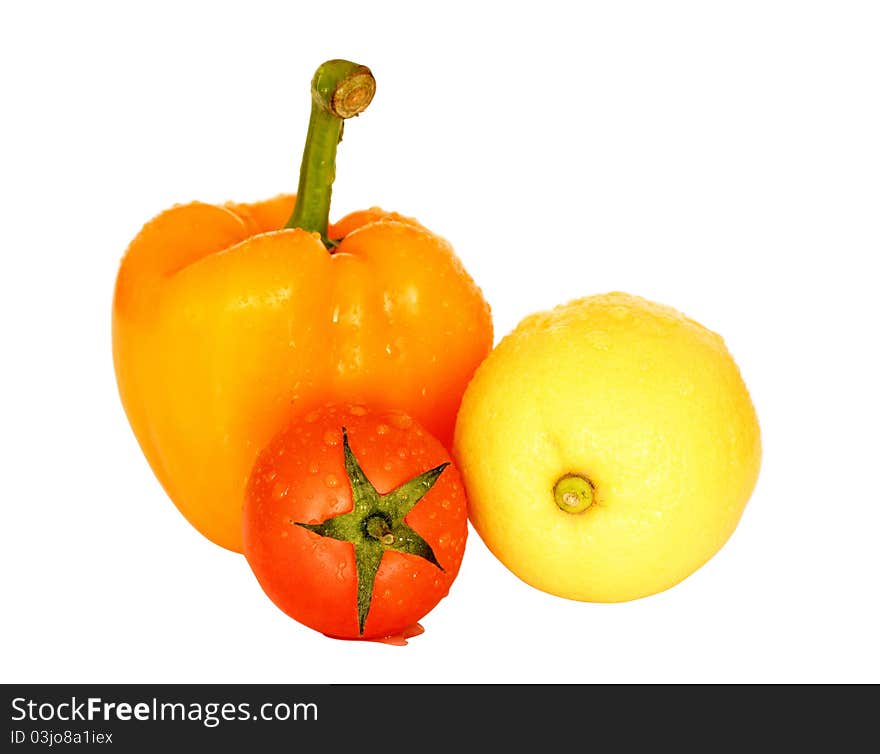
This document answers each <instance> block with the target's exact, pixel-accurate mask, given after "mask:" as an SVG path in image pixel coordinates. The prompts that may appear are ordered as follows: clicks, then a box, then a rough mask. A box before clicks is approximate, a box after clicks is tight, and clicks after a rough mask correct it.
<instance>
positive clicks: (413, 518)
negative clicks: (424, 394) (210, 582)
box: [243, 406, 467, 639]
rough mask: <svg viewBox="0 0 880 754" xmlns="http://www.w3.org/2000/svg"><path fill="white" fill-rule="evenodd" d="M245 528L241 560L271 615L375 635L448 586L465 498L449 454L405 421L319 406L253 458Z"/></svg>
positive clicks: (403, 626) (351, 634) (409, 618)
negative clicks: (266, 599)
mask: <svg viewBox="0 0 880 754" xmlns="http://www.w3.org/2000/svg"><path fill="white" fill-rule="evenodd" d="M243 526H244V529H243V533H244V554H245V556H246V558H247V560H248V563H249V564H250V566H251V569H252V570H253V572H254V574H255V575H256V577H257V580H258V581H259V583H260V585H261V586H262V587H263V590H264V591H265V592H266V594H267V595H268V596H269V598H270V599H271V600H272V601H273V602H274V603H275V604H276V605H277V606H278V607H279V608H281V610H283V611H284V612H285V613H287V614H288V615H289V616H291V617H292V618H294V619H296V620H297V621H299V622H300V623H303V624H305V625H306V626H309V627H311V628H313V629H315V630H317V631H321V632H322V633H324V634H327V635H328V636H333V637H337V638H362V639H378V638H383V637H387V636H392V635H395V634H398V633H400V632H403V631H406V630H407V629H410V628H411V627H412V626H413V625H414V624H415V623H416V621H418V620H419V619H420V618H422V617H423V616H425V615H426V614H427V613H428V612H429V611H430V610H432V609H433V608H434V607H435V606H436V605H437V603H438V602H439V601H440V600H441V599H442V598H443V597H444V596H445V595H446V594H447V592H448V591H449V587H450V585H451V584H452V582H453V581H454V580H455V577H456V576H457V575H458V570H459V567H460V565H461V559H462V556H463V555H464V548H465V541H466V539H467V502H466V498H465V492H464V487H463V485H462V481H461V477H460V476H459V473H458V470H457V469H456V468H455V466H454V465H453V464H452V460H451V458H450V456H449V454H448V452H447V451H446V450H445V448H444V447H443V445H442V444H441V443H440V442H439V441H438V440H437V439H435V438H434V437H433V436H431V435H430V434H429V433H428V432H427V431H426V430H425V429H424V428H423V427H422V426H421V425H420V424H419V423H417V422H416V421H415V420H414V419H412V418H411V417H410V416H408V415H407V414H404V413H401V412H395V411H372V410H368V409H366V408H364V407H363V406H349V407H334V406H328V407H326V408H324V409H320V410H318V411H314V412H312V413H310V414H308V415H306V416H305V417H302V418H299V419H298V420H296V421H294V422H293V423H291V424H290V425H289V426H288V427H287V428H286V429H285V430H283V431H282V432H281V433H280V434H278V435H277V436H276V437H275V438H274V439H273V440H272V442H270V443H269V445H268V446H267V447H266V448H265V449H264V450H263V451H262V453H261V454H260V455H259V457H258V458H257V462H256V464H255V466H254V468H253V471H252V472H251V476H250V479H249V481H248V485H247V490H246V493H245V503H244V524H243Z"/></svg>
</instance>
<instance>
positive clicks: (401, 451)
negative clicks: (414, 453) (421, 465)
mask: <svg viewBox="0 0 880 754" xmlns="http://www.w3.org/2000/svg"><path fill="white" fill-rule="evenodd" d="M408 454H409V451H408V450H407V449H406V448H404V447H403V446H401V447H399V448H398V449H397V455H398V456H400V457H401V458H406V457H407V455H408Z"/></svg>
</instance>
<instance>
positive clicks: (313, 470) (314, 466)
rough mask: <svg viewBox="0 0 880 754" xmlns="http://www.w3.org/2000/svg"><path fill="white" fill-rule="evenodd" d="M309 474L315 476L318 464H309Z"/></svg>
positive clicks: (313, 462) (314, 462)
mask: <svg viewBox="0 0 880 754" xmlns="http://www.w3.org/2000/svg"><path fill="white" fill-rule="evenodd" d="M309 473H310V474H317V473H318V464H317V462H316V461H312V462H311V463H310V464H309Z"/></svg>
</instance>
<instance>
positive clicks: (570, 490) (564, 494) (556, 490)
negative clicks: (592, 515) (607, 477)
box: [553, 474, 593, 513]
mask: <svg viewBox="0 0 880 754" xmlns="http://www.w3.org/2000/svg"><path fill="white" fill-rule="evenodd" d="M553 499H554V500H556V505H558V506H559V509H560V510H563V511H565V512H566V513H583V512H584V511H585V510H587V508H589V507H590V506H591V505H592V504H593V483H592V482H591V481H590V480H589V479H587V478H586V477H583V476H581V475H580V474H566V475H565V476H564V477H562V478H561V479H560V480H559V481H558V482H556V486H554V487H553Z"/></svg>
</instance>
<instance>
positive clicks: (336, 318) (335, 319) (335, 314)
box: [332, 306, 339, 325]
mask: <svg viewBox="0 0 880 754" xmlns="http://www.w3.org/2000/svg"><path fill="white" fill-rule="evenodd" d="M332 320H333V324H334V325H336V324H338V323H339V307H338V306H336V307H334V309H333V317H332Z"/></svg>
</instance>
